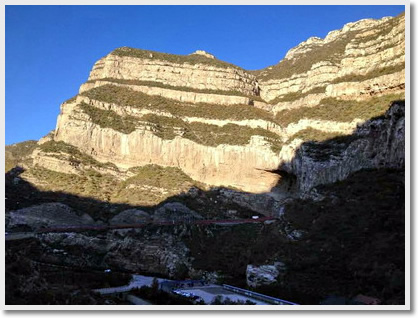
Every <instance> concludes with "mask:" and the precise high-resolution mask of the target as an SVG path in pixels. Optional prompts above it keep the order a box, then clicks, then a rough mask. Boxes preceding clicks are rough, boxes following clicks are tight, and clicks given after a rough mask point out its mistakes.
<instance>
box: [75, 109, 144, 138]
mask: <svg viewBox="0 0 418 318" xmlns="http://www.w3.org/2000/svg"><path fill="white" fill-rule="evenodd" d="M80 108H81V109H82V110H83V112H84V113H86V114H87V115H89V116H90V118H91V120H92V121H93V123H95V124H96V125H99V126H100V127H102V128H112V129H114V130H117V131H120V132H122V133H124V134H130V133H131V132H133V131H134V130H135V127H136V123H137V122H138V120H137V119H136V118H135V117H132V116H123V117H122V116H119V115H118V114H116V113H115V112H114V111H111V110H103V109H99V108H96V107H94V106H90V105H88V104H86V103H81V104H80Z"/></svg>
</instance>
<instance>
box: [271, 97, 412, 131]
mask: <svg viewBox="0 0 418 318" xmlns="http://www.w3.org/2000/svg"><path fill="white" fill-rule="evenodd" d="M403 98H405V97H404V94H389V95H383V96H377V97H372V98H370V99H366V100H364V101H353V100H339V99H336V98H332V97H328V98H324V99H323V100H321V102H320V104H319V105H318V106H316V107H301V108H296V109H290V110H282V111H280V112H278V113H277V114H276V121H277V122H279V123H280V124H281V125H283V126H287V125H289V124H291V123H296V122H298V121H299V120H300V119H321V120H330V121H336V122H350V121H352V120H354V119H356V118H358V119H363V120H366V119H370V118H373V117H377V116H381V115H383V114H384V113H385V112H386V111H387V110H388V109H389V107H390V105H391V104H392V101H395V100H399V99H403Z"/></svg>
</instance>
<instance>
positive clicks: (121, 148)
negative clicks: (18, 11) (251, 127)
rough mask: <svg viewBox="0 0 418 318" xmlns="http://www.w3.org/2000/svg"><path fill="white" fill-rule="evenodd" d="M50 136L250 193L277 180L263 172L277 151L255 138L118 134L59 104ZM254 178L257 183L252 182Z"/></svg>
mask: <svg viewBox="0 0 418 318" xmlns="http://www.w3.org/2000/svg"><path fill="white" fill-rule="evenodd" d="M55 140H56V141H64V142H66V143H68V144H71V145H73V146H76V147H77V148H78V149H80V150H81V151H82V152H84V153H87V154H89V155H91V156H93V157H94V158H95V159H97V160H99V161H101V162H109V161H110V162H113V163H115V164H116V165H117V166H118V167H120V168H130V167H135V166H141V165H146V164H151V163H152V164H157V165H161V166H172V167H178V168H180V169H181V170H183V171H184V172H185V173H186V174H188V175H189V176H190V177H192V178H193V179H195V180H198V181H201V182H204V183H207V184H211V185H218V186H221V185H224V186H233V187H236V188H241V189H244V190H247V191H250V192H253V191H254V192H263V191H269V189H271V188H272V186H274V185H275V183H276V182H277V175H275V174H272V173H269V172H267V171H266V170H274V169H275V168H276V167H277V166H278V165H279V161H278V157H277V154H275V153H274V152H273V151H272V150H271V147H270V144H269V143H268V142H266V141H264V138H262V137H258V136H253V137H252V138H251V141H250V143H249V144H247V145H242V146H239V145H224V144H221V145H219V146H217V147H210V146H204V145H201V144H198V143H196V142H193V141H191V140H188V139H185V138H181V137H180V136H178V137H175V138H174V139H172V140H167V139H162V138H160V137H158V136H156V135H155V134H153V133H152V132H150V131H147V130H145V131H144V130H135V131H133V132H132V133H130V134H124V133H121V132H119V131H115V130H113V129H110V128H101V127H100V126H98V125H96V124H94V123H93V122H91V121H90V120H89V118H88V117H87V116H86V115H85V114H83V113H81V112H80V110H79V108H78V106H77V105H74V104H65V105H63V107H62V108H61V114H60V116H59V118H58V122H57V129H56V135H55ZM144 154H146V155H144ZM255 179H256V180H258V182H257V183H254V182H253V180H255Z"/></svg>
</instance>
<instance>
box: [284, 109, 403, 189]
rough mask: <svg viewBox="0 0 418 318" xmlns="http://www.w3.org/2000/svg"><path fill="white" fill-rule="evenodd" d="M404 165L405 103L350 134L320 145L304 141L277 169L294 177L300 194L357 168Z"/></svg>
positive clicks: (337, 179)
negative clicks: (289, 158)
mask: <svg viewBox="0 0 418 318" xmlns="http://www.w3.org/2000/svg"><path fill="white" fill-rule="evenodd" d="M404 165H405V103H404V102H395V103H393V105H392V106H391V108H390V109H389V110H388V111H387V113H386V115H385V116H382V117H380V118H376V119H372V120H370V121H367V122H366V123H364V124H361V125H359V126H358V127H357V129H356V131H355V132H354V134H353V135H350V136H347V137H341V138H336V139H334V140H333V139H331V140H328V141H326V142H322V143H315V142H307V143H304V144H301V145H300V147H299V148H298V149H297V150H296V153H295V155H294V158H293V159H291V160H289V161H288V162H285V163H284V164H283V165H282V167H281V169H283V170H286V171H287V172H289V173H291V174H293V175H295V177H296V179H297V185H298V189H299V190H300V192H301V194H302V195H307V194H308V192H309V190H310V189H312V188H313V187H315V186H317V185H319V184H327V183H333V182H336V181H339V180H343V179H345V178H346V177H347V176H348V175H349V174H351V173H353V172H355V171H359V170H361V169H372V168H394V169H404Z"/></svg>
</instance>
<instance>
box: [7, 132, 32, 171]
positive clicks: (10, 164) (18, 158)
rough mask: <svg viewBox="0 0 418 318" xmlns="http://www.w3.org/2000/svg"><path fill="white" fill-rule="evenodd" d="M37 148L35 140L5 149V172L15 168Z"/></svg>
mask: <svg viewBox="0 0 418 318" xmlns="http://www.w3.org/2000/svg"><path fill="white" fill-rule="evenodd" d="M36 146H37V141H36V140H28V141H23V142H19V143H16V144H13V145H8V146H6V147H5V170H6V172H7V171H9V170H10V169H12V168H14V167H16V166H17V165H18V164H19V163H21V162H22V161H23V160H25V158H26V157H28V156H29V155H30V154H31V153H32V152H33V150H34V149H35V148H36Z"/></svg>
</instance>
